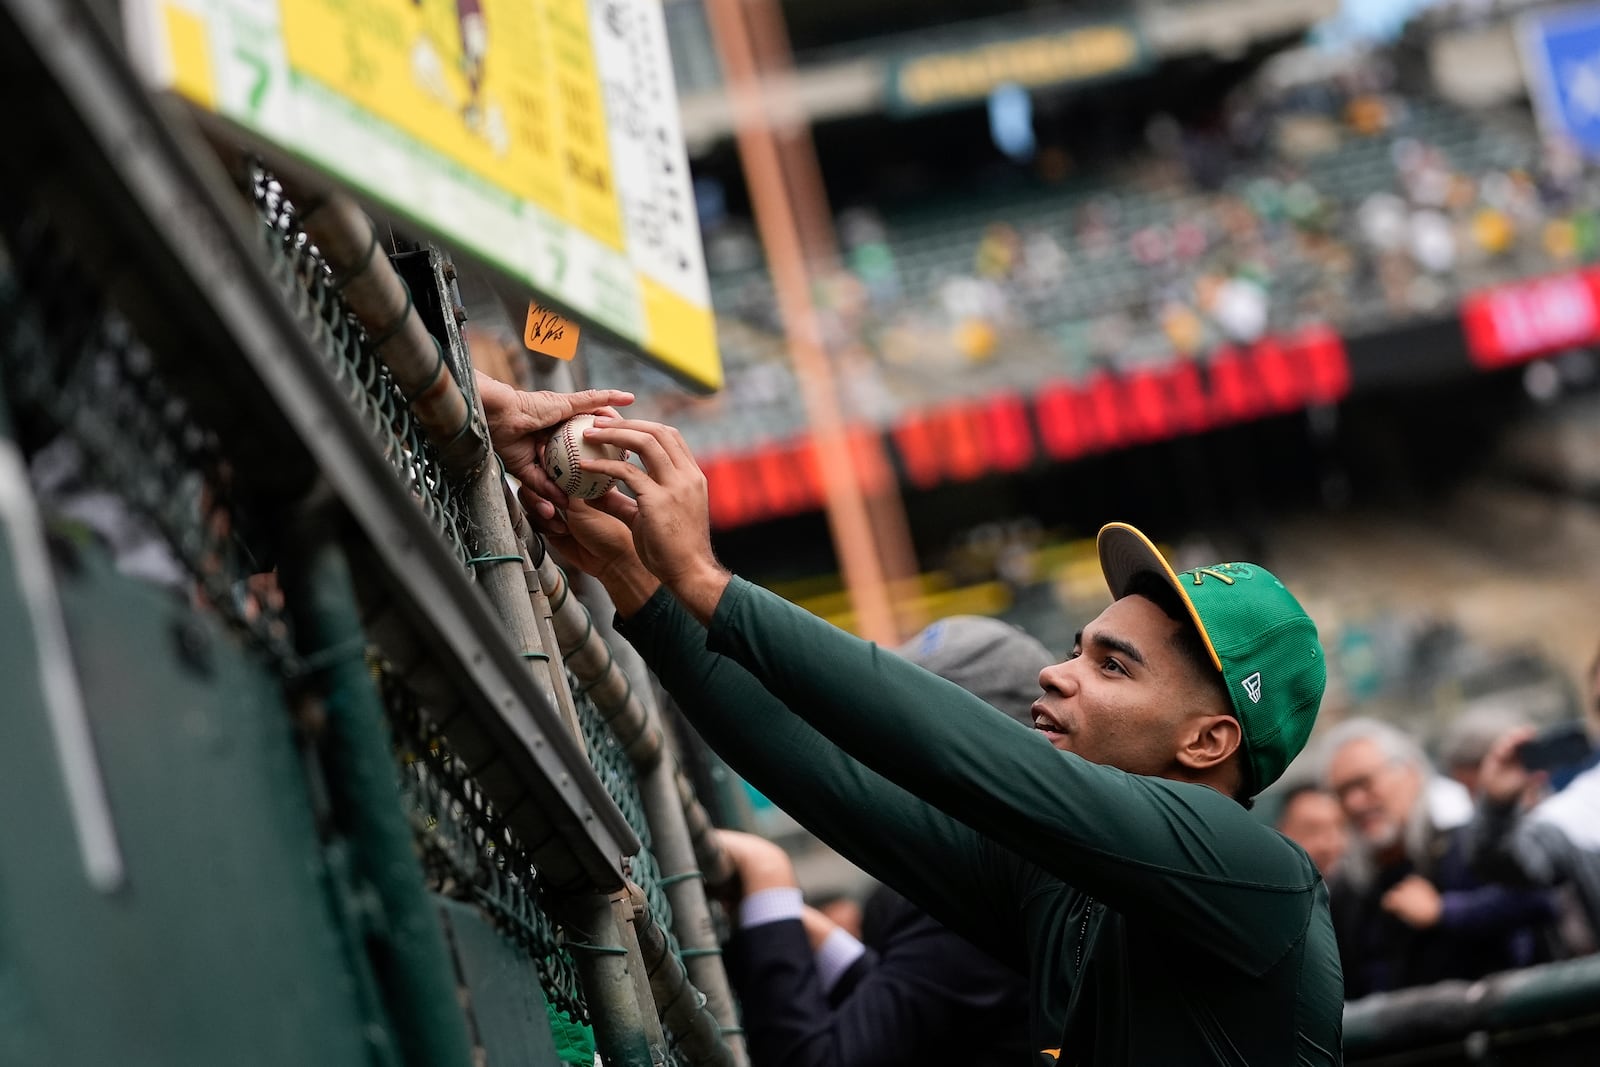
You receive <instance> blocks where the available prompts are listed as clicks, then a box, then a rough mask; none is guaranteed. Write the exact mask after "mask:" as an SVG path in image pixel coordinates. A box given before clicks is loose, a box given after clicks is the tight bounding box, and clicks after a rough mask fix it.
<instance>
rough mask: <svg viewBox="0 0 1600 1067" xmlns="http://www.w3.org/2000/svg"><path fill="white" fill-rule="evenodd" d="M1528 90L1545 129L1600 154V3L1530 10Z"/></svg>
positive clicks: (1525, 39)
mask: <svg viewBox="0 0 1600 1067" xmlns="http://www.w3.org/2000/svg"><path fill="white" fill-rule="evenodd" d="M1520 30H1521V36H1522V54H1523V59H1524V63H1525V65H1526V69H1527V77H1528V93H1529V95H1530V96H1531V97H1532V98H1533V103H1534V107H1535V109H1536V110H1537V111H1538V114H1539V122H1540V125H1541V126H1543V127H1544V130H1545V133H1546V134H1550V135H1557V136H1563V137H1566V138H1568V139H1569V140H1571V141H1572V142H1573V143H1574V144H1575V145H1577V146H1578V147H1579V148H1581V149H1582V150H1583V151H1584V152H1585V153H1586V154H1588V155H1591V156H1600V4H1586V5H1584V6H1582V7H1575V8H1562V9H1560V10H1557V11H1550V12H1542V13H1539V14H1531V15H1528V16H1525V17H1524V18H1523V20H1522V22H1521V26H1520Z"/></svg>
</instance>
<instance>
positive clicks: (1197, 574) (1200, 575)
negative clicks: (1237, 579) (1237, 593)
mask: <svg viewBox="0 0 1600 1067" xmlns="http://www.w3.org/2000/svg"><path fill="white" fill-rule="evenodd" d="M1189 573H1190V574H1192V575H1194V584H1195V585H1199V584H1201V583H1202V582H1204V581H1205V580H1206V579H1205V576H1206V575H1208V574H1209V575H1211V577H1213V578H1216V579H1217V580H1219V581H1221V582H1222V583H1223V584H1224V585H1232V584H1233V579H1232V578H1231V577H1229V576H1228V575H1226V574H1223V573H1222V572H1221V571H1219V570H1217V569H1216V568H1215V567H1196V568H1195V569H1194V570H1192V571H1190V572H1189Z"/></svg>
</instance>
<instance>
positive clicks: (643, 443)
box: [583, 424, 677, 479]
mask: <svg viewBox="0 0 1600 1067" xmlns="http://www.w3.org/2000/svg"><path fill="white" fill-rule="evenodd" d="M583 438H584V440H586V441H592V442H594V443H595V444H602V445H614V446H616V447H617V448H626V449H631V450H632V451H634V452H636V453H638V456H639V458H640V459H641V460H643V461H644V467H645V470H647V471H649V472H650V473H651V474H653V475H655V477H656V478H658V479H660V478H665V477H666V476H667V475H669V474H671V473H672V472H673V471H674V470H676V469H677V464H675V463H673V462H672V458H671V457H670V456H668V455H667V450H666V449H664V448H662V447H661V442H660V440H658V439H657V438H656V436H655V435H654V434H650V433H646V432H645V431H643V430H634V429H629V428H628V426H627V424H623V425H618V426H596V427H595V428H594V429H592V430H585V431H583Z"/></svg>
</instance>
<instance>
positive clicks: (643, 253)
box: [130, 0, 722, 389]
mask: <svg viewBox="0 0 1600 1067" xmlns="http://www.w3.org/2000/svg"><path fill="white" fill-rule="evenodd" d="M132 7H133V9H134V12H135V17H134V18H133V19H132V20H130V25H131V26H132V27H133V31H132V36H133V41H132V44H133V50H134V52H135V54H136V55H137V56H139V57H141V58H142V60H143V62H144V66H145V67H146V69H147V70H148V71H149V72H150V74H151V76H152V77H153V79H154V80H155V81H156V83H157V84H158V85H159V86H160V87H162V88H168V89H172V90H174V91H176V92H177V93H179V94H181V95H182V96H184V97H186V98H187V99H189V100H190V101H192V102H193V103H194V104H196V105H197V106H200V107H203V108H205V109H207V110H209V111H213V112H215V113H217V114H219V115H222V116H223V117H225V118H227V119H230V120H232V121H233V122H234V123H235V124H236V125H237V126H238V127H239V128H240V129H241V131H243V132H245V133H247V134H253V135H255V136H257V137H258V138H260V139H262V140H264V141H265V142H267V143H268V144H269V145H270V146H273V147H276V148H278V149H281V150H284V151H286V152H288V153H292V154H293V155H295V156H297V157H300V158H302V159H304V160H308V161H310V162H311V163H313V164H316V165H317V166H319V167H321V168H322V169H323V170H325V171H326V172H328V173H329V174H330V175H332V176H333V177H335V178H337V179H338V180H340V181H342V182H344V183H346V184H348V185H351V186H354V187H355V188H357V189H358V190H360V191H361V192H363V193H364V194H366V196H367V197H369V198H370V199H372V200H374V201H377V202H378V203H380V204H381V205H383V206H384V207H386V208H389V209H391V210H393V211H395V212H397V213H399V214H401V215H404V216H407V217H409V218H410V219H411V220H413V221H414V222H415V223H417V224H419V225H420V226H421V227H423V228H425V229H427V230H429V231H432V232H433V233H435V234H437V235H438V236H439V237H440V238H441V239H442V240H443V241H445V242H446V243H448V244H449V245H450V246H451V247H452V248H453V249H454V250H456V251H458V252H463V253H468V254H471V255H474V256H476V257H477V258H479V259H481V260H483V261H484V262H486V263H488V264H489V265H491V266H493V267H496V268H499V269H500V270H502V271H503V272H505V273H507V274H509V275H511V276H513V277H514V278H517V279H518V280H520V281H522V282H524V283H526V284H527V285H528V286H529V287H530V288H531V289H533V290H534V291H535V292H536V293H539V294H543V295H547V296H549V297H551V298H552V299H553V300H555V301H556V302H557V303H560V304H561V305H562V306H564V307H567V308H569V309H571V310H572V311H574V312H577V313H578V314H579V315H580V316H581V317H582V318H583V320H584V321H586V322H588V323H591V324H593V325H596V326H599V327H602V328H603V329H604V330H605V331H607V332H608V333H610V334H613V335H616V336H619V337H621V338H623V339H625V340H629V341H632V342H634V343H635V344H636V345H638V347H639V348H640V349H641V350H642V351H643V352H644V353H645V354H646V355H647V356H650V357H652V358H654V359H655V360H657V361H658V362H660V363H661V364H663V365H664V366H665V367H666V368H667V369H668V370H671V371H673V372H675V373H676V374H677V375H678V376H679V377H680V378H683V379H684V380H686V381H687V382H688V383H689V384H692V385H695V386H698V387H700V388H703V389H716V388H719V387H720V386H721V384H722V369H721V362H720V360H719V358H718V355H717V350H716V333H715V329H714V326H713V322H712V317H711V308H710V291H709V287H708V286H707V283H706V277H705V264H704V259H703V256H702V253H701V245H700V235H699V229H698V224H697V221H696V215H695V207H694V198H693V192H692V190H691V187H690V184H689V174H688V165H687V159H686V155H685V152H684V147H683V137H682V132H681V129H680V127H679V123H678V114H677V101H676V98H675V95H674V88H673V78H672V68H671V61H670V57H669V55H668V51H667V42H666V31H665V26H664V23H663V19H662V12H661V5H660V3H659V0H132ZM536 302H537V301H536ZM573 333H574V336H575V334H576V330H574V331H573Z"/></svg>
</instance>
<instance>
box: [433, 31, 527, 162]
mask: <svg viewBox="0 0 1600 1067" xmlns="http://www.w3.org/2000/svg"><path fill="white" fill-rule="evenodd" d="M411 3H412V4H413V6H415V7H416V8H417V9H418V10H419V12H420V13H421V16H422V20H421V31H420V33H419V35H418V37H417V40H416V43H415V44H413V45H412V48H411V73H412V76H413V77H414V78H416V81H417V84H418V85H419V86H421V87H422V89H423V90H424V91H425V92H427V93H428V94H429V95H431V96H433V97H435V98H437V99H438V100H439V101H441V102H443V103H449V104H454V105H455V106H457V107H459V109H460V111H461V119H462V121H463V122H465V123H466V126H467V129H469V130H471V131H472V132H473V133H474V134H476V135H477V136H479V137H482V138H483V139H484V140H485V141H487V142H488V143H489V145H490V147H492V148H493V149H494V151H495V154H497V155H502V156H503V155H505V154H506V152H507V150H508V149H509V148H510V146H511V138H510V133H509V131H508V130H507V129H506V121H505V114H504V112H503V111H502V110H501V108H500V105H499V104H497V103H495V102H494V101H492V100H485V99H484V94H483V66H484V60H485V58H486V57H487V56H488V54H489V22H488V20H487V19H486V18H485V17H484V14H483V0H411ZM445 24H450V25H451V29H452V31H453V32H448V33H447V32H444V31H443V30H442V26H444V25H445ZM445 56H451V57H452V58H453V59H454V64H453V65H454V66H455V68H456V72H457V73H458V74H459V76H460V79H461V81H462V82H464V83H465V94H464V95H465V99H462V97H463V93H462V92H461V90H460V89H458V88H457V87H456V86H453V85H452V84H451V78H450V76H449V73H448V71H449V68H448V67H447V66H446V62H445Z"/></svg>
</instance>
